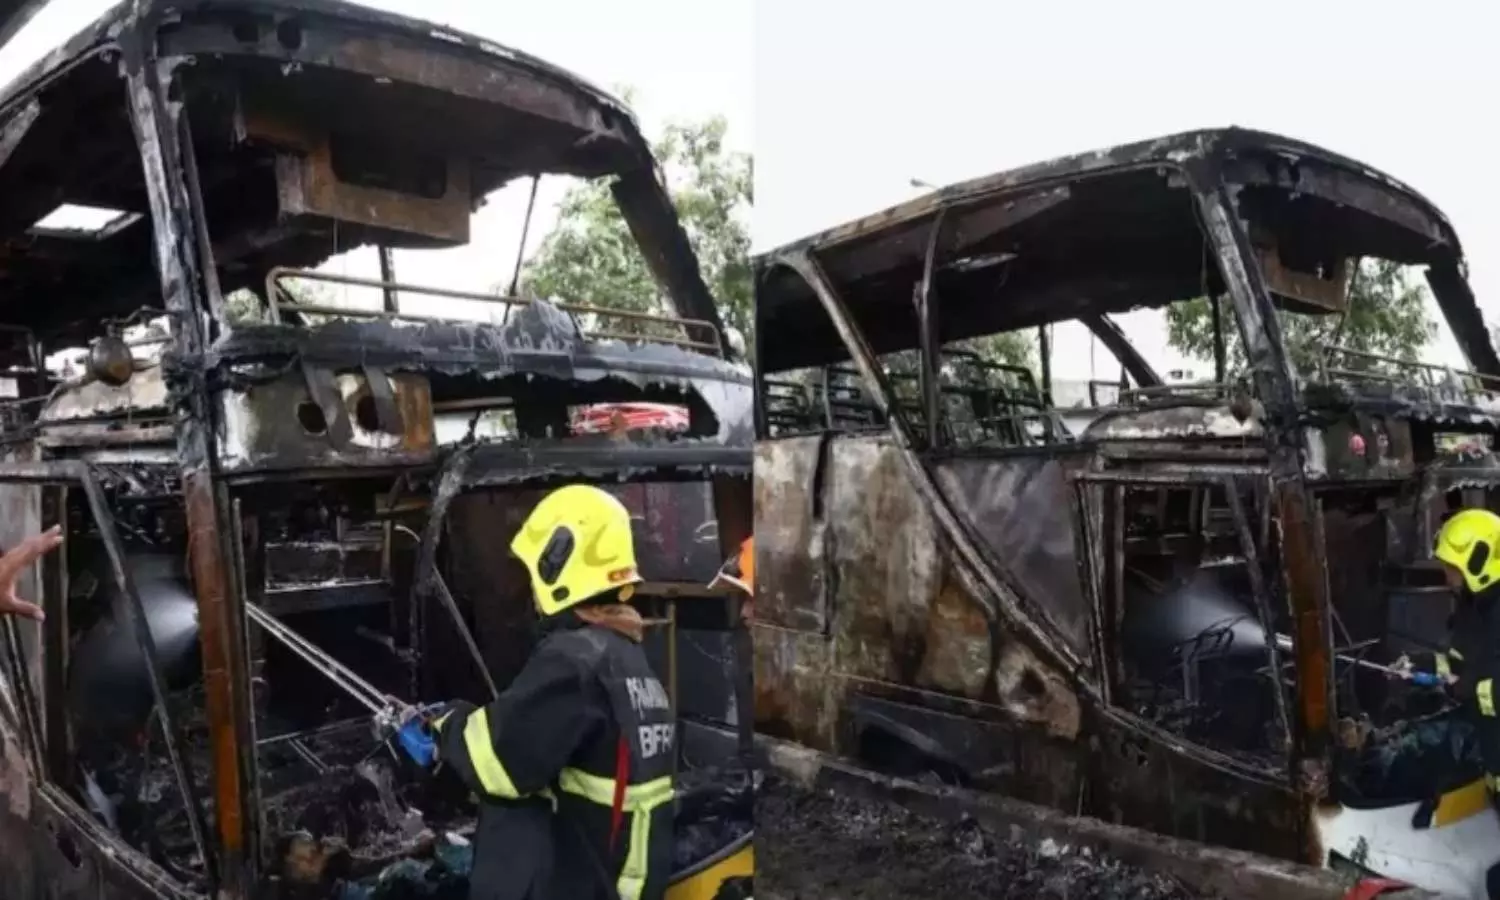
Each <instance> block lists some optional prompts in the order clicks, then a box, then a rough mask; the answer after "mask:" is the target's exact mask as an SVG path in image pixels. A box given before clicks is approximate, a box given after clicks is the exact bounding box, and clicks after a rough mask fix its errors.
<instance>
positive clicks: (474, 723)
mask: <svg viewBox="0 0 1500 900" xmlns="http://www.w3.org/2000/svg"><path fill="white" fill-rule="evenodd" d="M464 750H466V751H468V754H469V765H471V766H473V767H474V776H475V777H476V778H478V779H479V784H480V785H481V786H482V787H483V788H484V792H485V793H486V794H489V795H490V796H492V797H502V798H505V799H507V800H517V799H519V798H520V796H521V795H520V794H519V793H517V791H516V786H515V784H513V783H512V782H511V780H510V773H509V772H507V771H505V764H504V763H502V762H501V761H500V757H499V756H497V755H495V743H494V741H493V740H492V739H491V737H490V716H489V713H488V712H487V711H485V710H484V708H482V707H481V708H479V709H476V710H474V712H473V713H471V714H470V715H469V721H467V722H465V723H464Z"/></svg>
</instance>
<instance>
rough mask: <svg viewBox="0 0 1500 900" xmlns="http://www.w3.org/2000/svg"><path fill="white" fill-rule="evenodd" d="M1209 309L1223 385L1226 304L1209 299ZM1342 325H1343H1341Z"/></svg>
mask: <svg viewBox="0 0 1500 900" xmlns="http://www.w3.org/2000/svg"><path fill="white" fill-rule="evenodd" d="M1208 309H1209V312H1210V313H1212V315H1213V325H1214V381H1216V382H1218V383H1220V384H1222V383H1223V382H1224V376H1225V373H1226V372H1227V371H1228V364H1227V361H1226V359H1225V350H1226V349H1227V348H1226V347H1225V342H1224V304H1223V303H1222V302H1221V301H1220V300H1219V298H1218V297H1209V298H1208ZM1340 324H1342V323H1340Z"/></svg>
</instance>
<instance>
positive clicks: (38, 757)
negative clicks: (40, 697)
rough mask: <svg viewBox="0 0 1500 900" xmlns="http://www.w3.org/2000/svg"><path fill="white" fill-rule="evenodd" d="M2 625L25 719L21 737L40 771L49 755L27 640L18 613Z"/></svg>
mask: <svg viewBox="0 0 1500 900" xmlns="http://www.w3.org/2000/svg"><path fill="white" fill-rule="evenodd" d="M0 627H3V628H4V631H5V663H6V670H7V671H6V673H5V679H6V681H8V682H10V684H11V689H12V690H13V691H14V693H15V695H16V712H17V713H18V714H19V715H20V720H21V722H20V724H21V740H22V742H23V743H24V744H25V746H26V757H27V759H28V760H29V761H30V762H31V764H32V765H33V766H35V767H36V768H37V771H39V772H40V771H42V770H43V767H44V766H45V765H46V764H47V755H46V750H45V745H44V743H43V739H42V728H43V725H42V710H41V705H40V704H39V703H37V699H36V690H35V689H34V687H33V685H32V683H31V675H30V672H31V666H30V664H29V663H28V662H27V659H26V644H25V642H24V641H22V640H21V627H20V623H19V622H18V621H17V620H16V617H15V616H6V617H5V622H4V623H3V625H0Z"/></svg>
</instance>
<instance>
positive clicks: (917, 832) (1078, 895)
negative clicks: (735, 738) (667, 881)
mask: <svg viewBox="0 0 1500 900" xmlns="http://www.w3.org/2000/svg"><path fill="white" fill-rule="evenodd" d="M755 857H756V873H755V880H756V882H757V884H756V886H757V887H758V888H760V889H761V892H762V893H764V894H766V895H768V896H774V897H776V898H778V900H897V898H899V900H913V898H922V897H938V898H942V900H969V898H985V900H1011V898H1014V900H1020V898H1028V900H1213V898H1205V897H1202V896H1201V895H1198V894H1195V893H1193V892H1191V891H1189V890H1187V889H1185V888H1184V887H1182V886H1181V885H1180V884H1178V883H1177V882H1176V881H1175V880H1173V879H1172V878H1171V877H1170V876H1166V875H1163V874H1158V873H1150V872H1144V871H1142V870H1140V869H1136V868H1133V867H1131V866H1127V865H1125V864H1123V863H1121V862H1119V861H1118V860H1113V859H1110V858H1108V857H1102V856H1099V855H1097V854H1093V853H1089V852H1087V851H1075V850H1071V849H1067V848H1059V847H1057V846H1056V845H1054V844H1050V843H1043V844H1042V845H1041V846H1026V845H1023V844H1019V843H1014V842H1011V841H1009V840H1008V839H1006V838H1005V837H1003V836H1001V835H998V834H996V833H994V832H992V831H990V830H989V829H987V828H985V827H984V826H982V825H980V824H979V823H977V822H975V821H973V820H970V819H965V820H963V821H959V822H940V821H935V820H933V819H928V818H923V817H920V816H917V815H915V814H913V813H911V812H908V811H907V810H905V809H902V808H900V807H897V806H893V805H887V804H882V803H878V802H873V801H869V800H865V799H862V798H854V797H849V796H844V795H835V794H833V793H830V792H825V791H808V790H805V789H803V788H801V787H798V786H795V785H793V784H791V783H789V782H787V781H786V780H784V779H779V778H767V779H766V781H765V782H764V784H763V785H762V787H761V790H760V792H759V794H758V796H757V797H756V799H755Z"/></svg>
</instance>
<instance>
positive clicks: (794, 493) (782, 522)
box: [755, 437, 833, 633]
mask: <svg viewBox="0 0 1500 900" xmlns="http://www.w3.org/2000/svg"><path fill="white" fill-rule="evenodd" d="M822 448H823V441H822V439H820V438H816V437H811V438H788V439H786V440H781V441H774V442H767V443H761V444H758V445H757V446H756V448H755V567H756V585H755V616H756V620H757V621H758V622H764V623H766V624H768V625H779V626H783V627H786V628H798V629H804V630H807V631H813V632H817V633H822V632H823V631H824V629H825V628H826V627H827V624H828V599H827V598H828V595H829V594H830V592H831V591H832V590H833V588H832V586H831V585H829V584H828V580H827V579H828V574H829V572H828V568H827V565H826V564H825V562H824V553H825V552H826V548H827V537H826V535H825V531H826V529H827V528H828V527H829V524H828V520H827V516H826V515H825V513H824V509H825V506H826V502H827V501H826V499H825V498H824V496H823V491H824V490H825V488H824V487H823V476H822V472H821V466H822V465H823V463H822Z"/></svg>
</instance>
